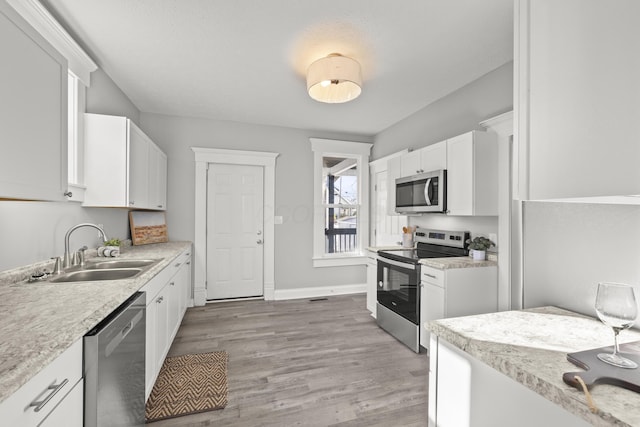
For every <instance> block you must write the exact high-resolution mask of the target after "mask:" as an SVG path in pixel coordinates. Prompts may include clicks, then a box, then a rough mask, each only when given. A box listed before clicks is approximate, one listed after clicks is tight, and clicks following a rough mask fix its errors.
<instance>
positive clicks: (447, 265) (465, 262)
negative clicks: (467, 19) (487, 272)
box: [420, 256, 498, 270]
mask: <svg viewBox="0 0 640 427" xmlns="http://www.w3.org/2000/svg"><path fill="white" fill-rule="evenodd" d="M420 264H422V265H426V266H428V267H433V268H437V269H440V270H448V269H452V268H475V267H497V266H498V262H497V261H494V260H491V259H489V260H485V261H474V259H473V258H471V257H468V256H456V257H449V258H423V259H421V260H420Z"/></svg>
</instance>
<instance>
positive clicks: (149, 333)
mask: <svg viewBox="0 0 640 427" xmlns="http://www.w3.org/2000/svg"><path fill="white" fill-rule="evenodd" d="M156 300H157V297H156V298H153V299H151V300H149V299H147V312H146V319H145V320H146V340H145V345H146V348H145V369H144V377H145V387H144V390H145V400H146V399H147V398H148V397H149V395H150V394H151V390H152V389H153V383H154V381H155V380H156V363H157V358H156V351H157V350H156V347H157V345H156V340H157V335H158V314H157V310H158V303H157V302H156Z"/></svg>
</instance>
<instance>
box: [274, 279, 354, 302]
mask: <svg viewBox="0 0 640 427" xmlns="http://www.w3.org/2000/svg"><path fill="white" fill-rule="evenodd" d="M365 292H367V284H366V283H362V284H356V285H338V286H316V287H312V288H300V289H276V290H275V293H274V299H275V300H286V299H299V298H317V297H328V296H331V295H348V294H361V293H365Z"/></svg>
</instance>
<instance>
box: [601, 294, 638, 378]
mask: <svg viewBox="0 0 640 427" xmlns="http://www.w3.org/2000/svg"><path fill="white" fill-rule="evenodd" d="M596 313H597V314H598V317H599V318H600V320H601V321H602V323H604V324H605V325H607V326H609V327H610V328H612V329H613V341H614V346H613V353H599V354H598V359H600V360H602V361H603V362H606V363H608V364H610V365H613V366H618V367H620V368H627V369H634V368H637V367H638V364H637V363H636V362H634V361H633V360H629V359H627V358H626V357H622V356H620V349H619V348H618V334H619V333H620V331H621V330H623V329H626V328H630V327H631V325H633V322H634V321H635V320H636V316H637V315H638V304H637V303H636V297H635V294H634V293H633V287H631V286H629V285H625V284H623V283H611V282H602V283H598V294H597V295H596Z"/></svg>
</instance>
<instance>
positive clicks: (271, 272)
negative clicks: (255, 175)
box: [191, 147, 279, 305]
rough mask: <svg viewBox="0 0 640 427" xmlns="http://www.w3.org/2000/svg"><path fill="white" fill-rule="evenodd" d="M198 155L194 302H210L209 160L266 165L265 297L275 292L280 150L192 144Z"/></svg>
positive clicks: (270, 296)
mask: <svg viewBox="0 0 640 427" xmlns="http://www.w3.org/2000/svg"><path fill="white" fill-rule="evenodd" d="M191 150H193V152H194V154H195V162H196V168H195V169H196V170H195V244H194V283H193V286H194V292H193V297H194V304H195V305H204V304H205V303H206V301H207V290H206V283H205V282H206V278H207V262H206V260H207V234H206V233H207V168H208V165H209V163H225V164H232V165H252V166H262V167H264V277H263V281H264V288H263V291H264V299H265V300H273V299H274V294H275V224H274V216H275V215H274V214H275V199H276V197H275V194H276V189H275V187H276V186H275V183H276V157H278V155H279V153H269V152H263V151H238V150H225V149H218V148H200V147H191Z"/></svg>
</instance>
